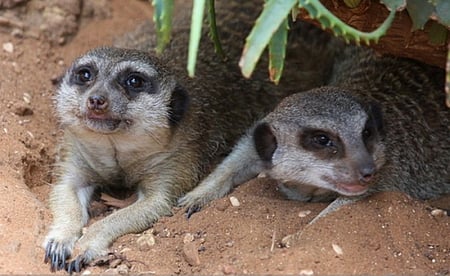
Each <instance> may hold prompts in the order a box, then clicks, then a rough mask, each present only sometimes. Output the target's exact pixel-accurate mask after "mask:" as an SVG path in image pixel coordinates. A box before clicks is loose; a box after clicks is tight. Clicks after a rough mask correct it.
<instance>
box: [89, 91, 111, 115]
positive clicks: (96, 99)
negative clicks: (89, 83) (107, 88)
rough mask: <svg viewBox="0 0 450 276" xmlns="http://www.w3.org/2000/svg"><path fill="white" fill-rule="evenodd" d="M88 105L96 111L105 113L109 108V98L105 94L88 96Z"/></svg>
mask: <svg viewBox="0 0 450 276" xmlns="http://www.w3.org/2000/svg"><path fill="white" fill-rule="evenodd" d="M87 107H88V108H89V109H90V110H92V111H94V112H95V113H104V112H106V111H107V108H108V100H107V99H106V97H104V96H99V95H93V96H90V97H89V98H88V100H87Z"/></svg>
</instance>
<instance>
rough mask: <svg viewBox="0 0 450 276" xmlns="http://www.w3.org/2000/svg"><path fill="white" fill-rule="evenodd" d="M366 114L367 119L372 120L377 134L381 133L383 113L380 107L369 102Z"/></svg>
mask: <svg viewBox="0 0 450 276" xmlns="http://www.w3.org/2000/svg"><path fill="white" fill-rule="evenodd" d="M366 112H367V114H369V118H370V119H371V120H372V122H373V124H374V125H375V128H376V129H377V131H378V132H379V133H383V130H384V122H383V111H382V110H381V105H380V104H379V103H378V102H376V101H371V102H369V103H368V104H367V107H366Z"/></svg>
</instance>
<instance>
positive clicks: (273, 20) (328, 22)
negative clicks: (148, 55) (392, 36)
mask: <svg viewBox="0 0 450 276" xmlns="http://www.w3.org/2000/svg"><path fill="white" fill-rule="evenodd" d="M205 1H206V3H205ZM358 2H359V1H358V0H345V3H346V5H350V6H352V7H353V6H356V5H358ZM381 2H382V3H383V4H384V5H385V6H386V8H387V9H388V10H390V13H389V15H388V17H387V18H386V20H385V21H384V22H383V23H382V24H381V25H380V26H379V27H378V28H377V29H376V30H374V31H372V32H361V31H359V30H357V29H355V28H353V27H351V26H349V25H347V24H346V23H344V22H343V21H341V20H340V19H339V18H337V17H336V16H335V15H334V14H332V13H331V12H330V11H329V10H328V9H327V8H326V7H325V6H323V5H322V4H321V3H320V1H319V0H266V3H265V5H264V9H263V11H262V13H261V14H260V16H259V18H258V19H257V21H256V23H255V25H254V27H253V29H252V31H251V32H250V34H249V35H248V37H247V39H246V44H245V46H244V50H243V53H242V57H241V60H240V62H239V65H240V66H241V70H242V73H243V75H244V76H245V77H250V76H251V74H252V72H253V70H254V68H255V66H256V63H257V62H258V60H259V58H260V56H261V54H262V52H263V51H264V49H265V48H266V47H268V49H269V74H270V78H271V80H272V81H274V82H275V83H278V81H279V79H280V77H281V74H282V71H283V65H284V58H285V50H286V43H287V32H288V18H289V16H292V17H293V18H294V19H295V18H296V17H297V14H298V11H299V9H305V10H306V11H307V12H308V13H309V15H310V17H312V18H315V19H317V20H318V21H319V22H320V24H321V25H322V27H323V28H324V29H325V28H328V29H330V30H331V31H332V32H333V33H334V34H335V35H337V36H341V37H343V38H344V39H345V40H346V41H347V42H349V41H353V42H355V43H357V44H359V43H360V42H361V41H362V42H364V43H366V44H369V43H371V42H378V40H379V39H380V37H381V36H383V35H384V34H385V33H386V31H387V30H388V29H389V27H390V26H391V24H392V21H393V20H394V16H395V13H396V11H400V10H403V9H405V8H406V10H407V11H408V14H409V16H410V17H411V20H412V22H413V28H412V31H414V30H417V29H423V28H424V27H425V24H426V23H427V22H428V21H429V19H430V18H432V19H435V20H436V21H435V23H434V24H428V25H427V28H429V29H428V30H427V31H428V33H429V35H430V40H431V41H432V42H433V43H440V44H442V43H445V42H446V41H447V35H448V29H450V0H381ZM152 3H153V6H154V7H155V10H154V21H155V23H156V24H155V25H156V29H157V37H158V44H157V50H158V51H159V52H160V51H162V49H163V47H164V46H165V45H166V44H167V43H168V42H169V38H170V30H171V17H172V12H173V0H152ZM205 7H206V8H207V19H208V22H209V33H210V38H211V39H212V41H213V43H214V46H215V49H216V52H217V53H218V54H220V55H221V56H222V57H225V55H224V53H223V51H222V48H221V45H220V40H219V37H218V33H217V27H216V24H215V22H216V20H215V8H214V0H194V5H193V10H192V21H191V33H190V42H189V56H188V73H189V76H194V72H195V62H196V58H197V52H198V45H199V42H200V37H201V29H202V21H203V14H204V10H205ZM447 61H448V63H450V55H449V57H448V60H447ZM447 70H450V69H447Z"/></svg>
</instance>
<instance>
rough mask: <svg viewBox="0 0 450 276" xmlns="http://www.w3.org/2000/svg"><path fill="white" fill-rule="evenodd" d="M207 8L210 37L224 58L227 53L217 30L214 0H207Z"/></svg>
mask: <svg viewBox="0 0 450 276" xmlns="http://www.w3.org/2000/svg"><path fill="white" fill-rule="evenodd" d="M206 9H207V15H208V24H209V37H210V38H211V40H212V42H213V44H214V49H215V51H216V53H217V54H218V55H219V56H220V57H222V59H225V53H224V52H223V50H222V44H221V43H220V39H219V34H218V32H217V26H216V9H215V7H214V0H207V1H206Z"/></svg>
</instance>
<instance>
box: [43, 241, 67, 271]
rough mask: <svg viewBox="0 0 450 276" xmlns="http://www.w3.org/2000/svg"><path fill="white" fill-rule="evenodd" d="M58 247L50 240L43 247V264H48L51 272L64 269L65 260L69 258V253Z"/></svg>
mask: <svg viewBox="0 0 450 276" xmlns="http://www.w3.org/2000/svg"><path fill="white" fill-rule="evenodd" d="M58 247H60V246H59V245H58V244H57V243H55V241H54V240H51V241H50V242H49V243H48V244H47V246H46V247H45V256H44V262H45V263H46V264H47V263H50V270H51V271H52V272H55V271H58V270H61V269H64V268H65V263H66V259H67V258H68V257H69V255H70V254H69V252H68V251H67V249H66V248H65V247H62V248H61V249H58Z"/></svg>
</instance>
